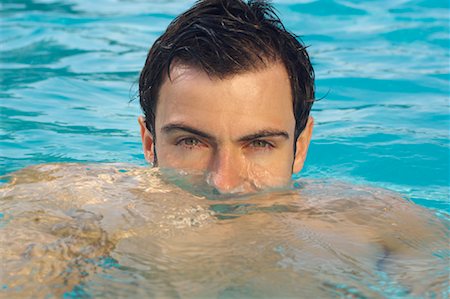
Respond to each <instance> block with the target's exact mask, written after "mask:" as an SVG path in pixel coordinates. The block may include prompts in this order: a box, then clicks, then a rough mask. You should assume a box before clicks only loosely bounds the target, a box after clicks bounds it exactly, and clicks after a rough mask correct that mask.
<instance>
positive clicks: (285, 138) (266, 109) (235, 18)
mask: <svg viewBox="0 0 450 299" xmlns="http://www.w3.org/2000/svg"><path fill="white" fill-rule="evenodd" d="M139 94H140V103H141V107H142V109H143V111H144V114H145V118H143V117H140V118H139V124H140V128H141V137H142V143H143V149H144V154H145V157H146V159H147V160H148V161H149V162H151V163H153V165H154V166H159V167H161V168H169V169H176V170H184V171H188V172H192V171H201V172H202V173H203V174H204V179H205V180H206V181H207V182H208V184H210V185H212V186H213V187H214V188H215V189H216V190H217V191H219V192H220V193H237V192H251V191H255V190H258V189H261V188H264V187H277V186H284V185H287V184H288V183H289V182H290V179H291V175H292V173H293V172H299V171H300V170H301V169H302V167H303V164H304V161H305V158H306V154H307V150H308V145H309V142H310V139H311V134H312V128H313V119H312V118H311V117H309V113H310V110H311V106H312V104H313V101H314V71H313V68H312V66H311V63H310V60H309V56H308V53H307V52H306V49H305V46H304V45H302V43H301V42H300V41H299V40H298V39H297V38H296V37H295V36H294V35H292V34H291V33H289V32H288V31H286V29H285V28H284V26H283V24H282V23H281V21H280V19H279V18H278V16H277V15H276V14H275V12H274V10H273V8H272V7H271V6H270V5H269V4H268V3H266V2H265V1H250V2H249V3H248V4H247V3H245V2H243V1H240V0H237V1H236V0H210V1H199V2H197V4H195V5H194V6H193V7H192V8H191V9H189V10H188V11H186V12H185V13H183V14H182V15H180V16H179V17H178V18H176V19H175V20H174V21H173V22H172V23H171V24H170V25H169V27H168V28H167V30H166V32H165V33H164V34H163V35H162V36H161V37H160V38H159V39H157V40H156V42H155V43H154V45H153V47H152V48H151V49H150V52H149V54H148V57H147V60H146V62H145V66H144V68H143V70H142V72H141V76H140V80H139Z"/></svg>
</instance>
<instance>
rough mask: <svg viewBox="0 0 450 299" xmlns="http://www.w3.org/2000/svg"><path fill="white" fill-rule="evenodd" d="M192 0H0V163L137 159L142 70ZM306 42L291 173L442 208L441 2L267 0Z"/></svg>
mask: <svg viewBox="0 0 450 299" xmlns="http://www.w3.org/2000/svg"><path fill="white" fill-rule="evenodd" d="M192 3H193V2H192V1H165V0H158V1H147V0H135V1H132V2H127V1H111V0H110V1H108V0H100V1H83V0H67V1H57V0H54V1H28V0H23V1H9V0H6V1H5V0H3V1H2V4H1V32H0V39H1V48H0V59H1V62H0V63H1V68H0V69H1V70H0V71H1V75H0V80H1V93H0V97H1V105H0V106H1V123H0V130H1V131H0V135H1V138H0V140H1V144H0V156H1V157H0V172H1V174H5V173H9V172H11V171H14V170H17V169H20V168H23V167H25V166H28V165H32V164H38V163H49V162H117V161H120V162H131V163H136V164H141V165H144V164H145V161H144V157H143V154H142V151H141V144H140V138H139V134H138V125H137V121H136V118H137V116H138V115H139V114H140V109H139V105H138V101H136V100H135V101H131V102H130V100H131V99H134V98H135V96H136V91H137V85H136V83H137V80H138V74H139V71H140V69H141V68H142V66H143V63H144V60H145V57H146V54H147V51H148V49H149V47H150V45H151V44H152V43H153V41H154V40H155V39H156V38H157V36H159V35H160V34H161V33H162V31H163V30H164V29H165V27H166V26H167V24H168V23H169V22H170V21H171V19H173V18H174V17H175V16H176V15H177V14H179V13H180V12H182V11H183V10H185V9H186V8H188V7H189V6H190V5H191V4H192ZM274 3H275V6H276V8H277V9H278V11H279V13H280V16H281V18H282V19H283V20H284V22H285V25H286V26H287V27H288V28H289V29H290V30H291V31H293V32H295V33H296V34H298V35H300V36H301V38H302V39H303V41H304V42H305V43H306V44H307V45H309V46H310V47H309V52H310V55H311V56H312V61H313V64H314V67H315V71H316V77H317V81H316V84H317V97H318V98H322V97H323V99H322V100H320V101H318V102H317V103H316V104H315V105H314V108H313V112H312V115H313V116H314V117H315V120H316V127H315V131H314V138H313V141H312V145H311V147H310V151H309V157H308V160H307V164H306V167H305V169H304V171H303V172H302V173H301V174H300V176H304V177H314V178H316V177H320V178H333V179H337V180H343V181H347V182H351V183H355V184H370V185H374V186H381V187H384V188H388V189H391V190H394V191H397V192H400V193H401V194H403V195H404V196H405V197H409V198H411V199H412V200H414V201H415V202H416V203H418V204H420V205H423V206H426V207H429V208H431V209H435V210H437V211H441V212H442V211H450V208H449V183H450V182H449V181H450V171H449V160H450V155H449V149H450V144H449V128H450V117H449V115H450V106H449V94H450V87H449V82H450V65H449V61H450V60H449V59H450V54H449V49H450V34H449V2H448V1H446V0H441V1H429V0H426V1H407V0H393V1H387V0H386V1H379V0H378V1H377V0H376V1H355V0H346V1H338V0H322V1H305V0H302V1H293V0H290V1H288V0H280V1H274Z"/></svg>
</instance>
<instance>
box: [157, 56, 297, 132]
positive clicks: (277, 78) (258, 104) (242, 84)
mask: <svg viewBox="0 0 450 299" xmlns="http://www.w3.org/2000/svg"><path fill="white" fill-rule="evenodd" d="M169 122H177V123H188V124H189V125H192V126H197V127H204V126H206V128H207V127H214V128H215V129H217V128H219V127H220V124H222V125H223V126H227V127H228V129H230V130H231V129H240V131H242V130H244V131H245V130H249V131H250V130H252V129H253V130H258V129H261V127H263V126H269V125H270V126H272V127H274V126H275V127H282V128H280V129H284V130H287V129H288V128H290V127H292V128H293V127H294V126H295V120H294V115H293V99H292V93H291V85H290V80H289V76H288V74H287V71H286V69H285V67H284V65H283V64H281V63H273V64H271V65H268V66H267V67H265V68H261V69H257V70H252V71H248V72H244V73H240V74H236V75H233V76H228V77H225V78H217V77H210V76H208V74H206V73H205V72H204V71H202V70H201V69H198V68H196V67H192V66H188V65H184V64H180V63H177V64H174V65H173V67H172V68H171V72H170V78H166V79H165V81H164V82H163V85H162V86H161V89H160V92H159V99H158V105H157V111H156V127H157V128H158V125H160V126H164V125H165V124H167V123H169Z"/></svg>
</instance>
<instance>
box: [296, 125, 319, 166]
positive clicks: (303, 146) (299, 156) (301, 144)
mask: <svg viewBox="0 0 450 299" xmlns="http://www.w3.org/2000/svg"><path fill="white" fill-rule="evenodd" d="M313 127H314V118H312V116H310V117H309V118H308V122H307V123H306V127H305V129H304V130H303V132H302V133H301V134H300V136H299V137H298V138H297V141H296V142H297V144H296V145H297V147H296V148H297V149H296V151H295V157H294V165H293V168H292V171H293V173H297V172H300V171H301V170H302V168H303V165H304V164H305V160H306V155H307V154H308V147H309V143H310V141H311V136H312V132H313Z"/></svg>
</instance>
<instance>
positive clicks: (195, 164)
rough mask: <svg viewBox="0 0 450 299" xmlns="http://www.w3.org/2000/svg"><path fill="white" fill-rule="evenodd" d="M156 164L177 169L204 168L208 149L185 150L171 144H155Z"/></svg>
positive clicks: (207, 158)
mask: <svg viewBox="0 0 450 299" xmlns="http://www.w3.org/2000/svg"><path fill="white" fill-rule="evenodd" d="M156 154H157V156H158V166H159V167H167V168H174V169H179V170H204V169H206V167H207V165H208V161H209V159H210V150H209V149H202V150H186V149H181V148H177V147H176V146H174V145H172V144H161V145H158V144H157V145H156Z"/></svg>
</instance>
